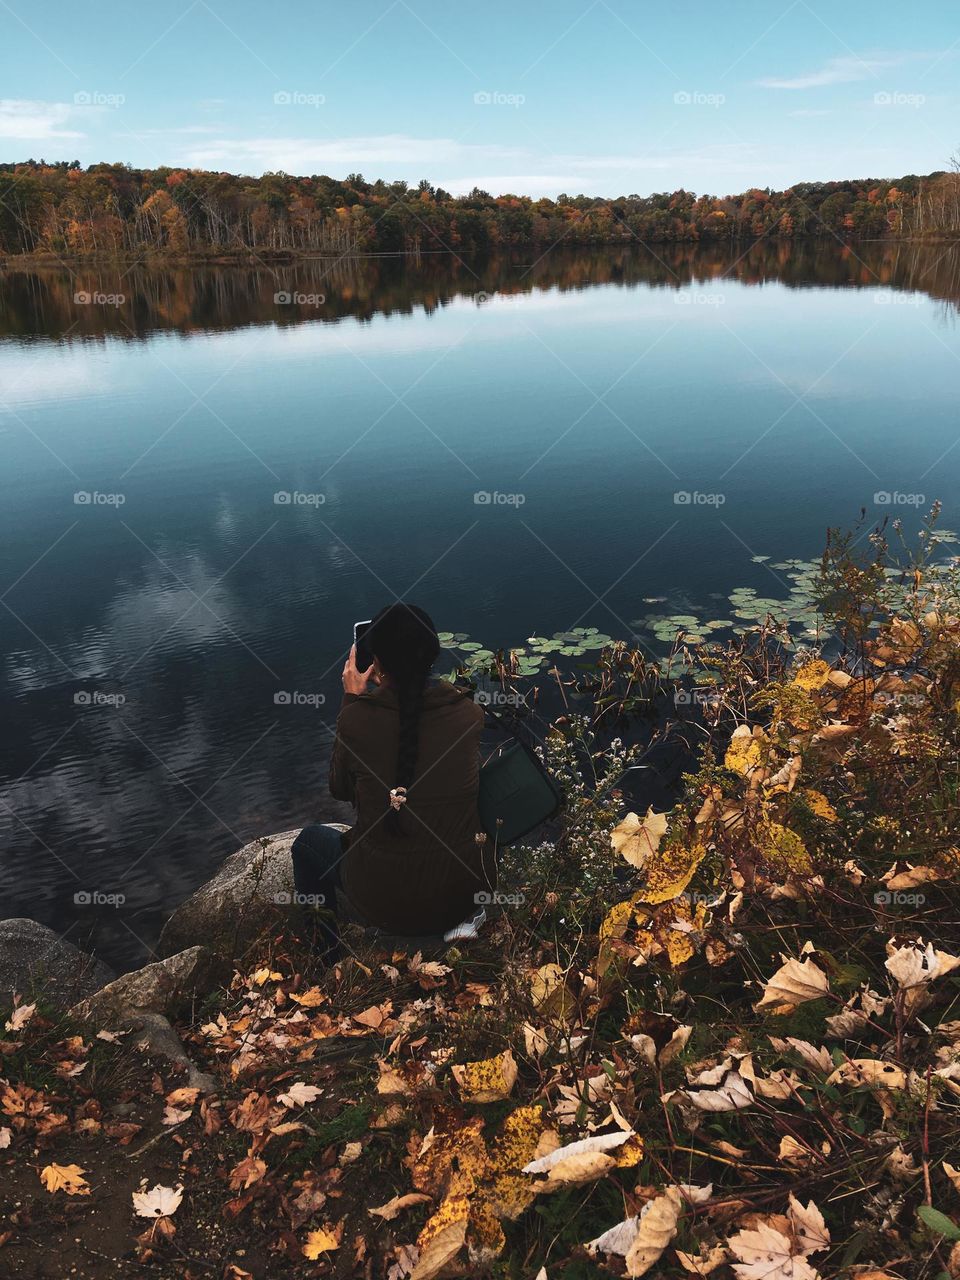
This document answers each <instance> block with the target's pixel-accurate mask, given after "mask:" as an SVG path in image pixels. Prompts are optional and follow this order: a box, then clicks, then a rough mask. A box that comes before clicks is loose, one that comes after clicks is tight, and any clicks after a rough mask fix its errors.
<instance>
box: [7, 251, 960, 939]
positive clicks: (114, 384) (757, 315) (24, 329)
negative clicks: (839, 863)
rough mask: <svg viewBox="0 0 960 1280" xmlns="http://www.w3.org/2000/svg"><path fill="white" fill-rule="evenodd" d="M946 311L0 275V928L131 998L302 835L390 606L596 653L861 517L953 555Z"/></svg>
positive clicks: (667, 279) (728, 276)
mask: <svg viewBox="0 0 960 1280" xmlns="http://www.w3.org/2000/svg"><path fill="white" fill-rule="evenodd" d="M278 293H280V294H284V293H285V294H295V295H297V296H298V297H299V298H300V301H295V302H293V303H285V302H275V301H274V296H275V294H278ZM78 294H80V295H83V294H89V295H107V296H112V295H123V298H124V300H123V301H122V302H120V303H118V304H116V305H114V303H113V302H110V301H107V302H98V301H94V302H89V303H83V302H75V301H74V298H75V295H78ZM321 294H322V295H323V297H324V301H323V302H322V303H319V302H317V300H316V299H315V298H314V297H312V296H310V295H321ZM958 298H960V250H957V249H955V248H954V249H950V248H947V247H945V246H940V247H938V248H927V249H922V250H921V249H917V250H913V249H910V250H892V249H886V248H883V247H881V246H869V245H868V246H861V247H858V248H857V251H856V253H853V252H850V251H845V250H843V249H841V248H840V247H835V246H830V247H827V248H820V249H817V250H813V249H811V248H804V249H801V250H799V251H788V250H786V249H782V248H780V247H776V246H775V247H770V246H759V247H757V248H755V249H754V250H751V251H750V252H749V253H748V254H746V256H744V257H742V258H739V259H738V258H737V257H736V254H735V253H732V252H731V253H729V254H727V253H725V252H715V251H714V252H710V251H700V252H698V251H696V250H690V249H682V250H671V249H669V248H664V249H663V251H662V252H661V251H660V250H658V252H657V253H656V254H652V253H647V252H645V251H644V250H642V249H641V248H639V247H638V248H637V249H635V250H633V251H630V252H620V251H613V252H596V253H592V252H589V251H584V252H582V253H578V254H575V255H564V254H561V253H560V252H559V251H554V252H553V253H551V254H548V255H546V257H545V258H543V259H541V260H540V261H538V262H536V263H533V262H532V261H529V260H528V261H516V262H496V263H488V264H485V265H477V264H472V265H466V264H462V263H457V262H453V261H451V260H449V259H446V258H430V259H425V260H424V261H423V262H422V263H421V264H406V265H405V264H401V263H398V262H395V261H377V262H373V263H363V264H345V263H341V264H337V265H331V264H329V263H327V264H323V263H311V264H303V265H299V266H297V267H291V268H282V269H278V270H275V271H270V270H265V269H263V268H257V269H250V270H247V269H239V268H220V269H216V268H211V269H204V270H200V271H194V272H189V271H165V272H148V271H146V270H143V269H135V270H130V271H127V272H125V273H124V272H123V271H117V270H101V271H89V270H82V271H80V272H79V273H77V274H76V275H74V276H72V275H71V274H69V273H68V272H67V271H61V270H58V269H49V270H44V271H42V272H35V273H32V274H11V273H8V274H6V275H2V274H0V603H2V607H0V652H2V664H3V665H2V669H0V899H2V901H0V916H9V915H28V916H32V917H34V918H36V919H38V920H42V921H44V922H46V923H49V924H52V925H54V926H56V927H57V928H60V929H64V930H69V936H70V937H71V938H72V939H74V940H75V941H77V942H80V943H84V942H87V941H90V942H92V943H94V944H95V945H97V946H98V947H99V949H100V950H101V951H102V952H103V953H104V954H105V955H106V956H107V957H108V958H111V959H113V960H121V961H123V960H126V961H131V962H133V961H136V960H138V959H140V958H141V957H142V956H144V955H145V954H146V951H147V948H148V947H149V945H150V943H151V942H152V941H153V940H154V939H155V937H156V933H157V930H158V927H159V925H160V923H161V922H162V920H163V918H164V915H165V914H166V912H168V911H169V909H170V908H171V907H172V906H173V905H174V904H175V903H176V902H177V901H179V900H180V898H182V897H183V896H185V895H186V894H187V893H188V892H189V891H190V890H191V889H192V888H194V887H195V886H196V885H197V884H198V883H200V882H201V881H202V880H203V879H204V878H205V877H206V876H207V875H209V874H210V871H211V869H212V868H213V867H214V866H215V865H216V864H217V863H218V862H219V861H220V859H221V858H222V857H223V856H224V855H225V854H227V853H229V852H231V851H232V850H233V849H234V848H236V847H237V846H239V845H240V844H241V843H243V842H245V841H246V840H249V839H251V838H253V837H254V836H256V835H259V834H264V833H269V832H271V831H276V830H278V829H282V828H285V827H290V826H295V825H297V824H298V823H301V822H304V821H307V820H309V819H312V818H315V817H318V816H320V817H322V816H329V815H330V814H331V812H332V806H331V804H330V802H329V801H328V800H327V799H325V797H324V777H325V761H326V758H327V751H328V743H329V736H330V730H329V726H330V724H331V723H332V721H333V718H334V716H335V710H336V706H337V704H338V698H339V670H340V666H341V665H342V660H343V654H344V650H345V648H346V647H347V646H348V645H349V637H350V625H351V623H352V621H353V620H354V619H356V618H363V617H368V616H369V615H370V614H371V613H372V612H374V611H375V610H376V609H377V608H379V607H380V606H381V605H382V604H384V603H386V602H387V601H389V600H391V599H393V598H394V597H395V596H409V597H410V598H413V599H415V600H416V601H418V602H420V603H422V604H423V605H425V606H426V607H427V608H428V609H429V610H430V611H431V612H432V613H433V615H434V617H435V619H436V621H437V623H438V625H439V626H440V627H442V628H448V629H450V630H453V631H463V632H467V633H468V634H469V635H470V636H472V637H475V638H476V639H477V640H482V641H483V642H484V643H485V644H488V645H500V644H510V643H518V642H521V641H522V640H523V638H524V637H526V636H527V635H530V634H531V633H532V632H534V631H537V632H540V633H541V634H542V633H543V632H545V631H546V632H547V633H551V632H553V631H557V630H562V629H566V628H570V627H573V626H585V625H592V626H597V627H599V628H600V629H601V630H602V631H604V632H607V633H609V634H612V635H618V636H629V635H631V634H633V632H634V631H635V629H636V628H635V625H634V622H635V619H636V618H637V617H638V615H643V614H645V613H647V612H648V611H649V607H650V606H649V605H648V604H645V603H644V600H645V599H647V598H650V597H666V598H667V599H668V600H670V601H673V602H676V604H677V605H679V606H684V605H688V606H690V607H704V606H706V607H709V602H710V599H711V596H716V594H717V593H726V592H728V591H730V590H731V589H733V588H734V587H737V586H740V585H753V586H756V587H758V588H760V589H762V591H763V593H765V594H773V595H777V594H778V593H781V591H782V593H783V594H785V593H786V587H785V586H783V587H782V586H781V584H780V583H778V582H775V581H774V580H773V577H772V576H771V574H772V571H771V570H769V569H765V568H764V567H763V566H762V565H759V564H757V563H754V562H753V560H752V557H753V556H755V555H769V556H771V557H772V558H773V559H774V560H778V559H783V558H789V557H806V556H815V555H817V554H818V553H819V551H820V549H821V547H822V542H823V537H824V531H825V529H826V528H827V526H828V525H831V524H852V523H853V522H854V521H855V519H856V517H857V514H858V511H859V508H860V507H861V506H866V507H867V508H868V511H869V512H870V513H871V515H873V514H875V515H876V516H877V517H880V516H882V515H883V514H885V513H888V512H890V511H892V510H893V509H894V506H893V504H889V505H886V506H884V505H875V503H874V495H875V494H877V493H878V492H879V493H890V494H893V495H895V497H896V496H897V495H900V498H901V501H900V504H899V505H897V507H896V514H903V515H904V516H905V517H906V518H907V520H908V521H910V520H911V518H913V517H914V516H915V510H916V508H915V506H914V505H912V504H913V503H919V502H926V503H929V502H930V501H932V499H933V498H935V497H940V498H943V499H944V501H945V511H944V521H943V522H944V524H945V525H946V526H948V527H951V528H955V527H956V525H957V519H958V514H960V513H958V511H957V493H958V485H957V480H958V475H960V444H958V439H960V421H958V414H957V403H958V398H957V387H958V385H960V380H958V361H960V333H958V329H957V325H956V317H957V305H958V304H957V299H958ZM78 493H79V494H81V495H84V494H88V495H91V498H90V500H89V501H86V502H84V501H77V500H76V499H75V495H77V494H78ZM278 493H279V494H289V495H292V497H291V501H289V502H277V501H275V495H276V494H278ZM477 493H480V494H491V495H498V496H499V499H498V498H497V497H496V496H495V497H494V499H493V500H491V501H489V502H479V503H478V502H476V501H475V495H476V494H477ZM677 493H681V494H689V495H691V500H690V501H689V502H682V501H681V502H677V501H675V494H677ZM505 498H507V499H509V500H504V499H505ZM904 499H906V500H904ZM721 500H722V501H721ZM774 576H775V575H774ZM282 693H289V694H293V693H297V694H300V695H304V694H306V695H308V697H307V698H306V699H304V698H303V697H301V698H299V699H292V698H291V703H290V705H283V703H282V702H281V703H278V702H277V701H276V697H277V695H278V694H282ZM324 698H325V699H326V702H325V704H323V703H322V702H321V699H324ZM95 891H96V892H99V893H101V894H123V895H124V896H125V899H126V901H125V903H124V904H123V906H122V907H119V908H118V907H114V906H109V905H105V906H103V905H102V906H101V907H100V908H97V909H95V908H93V907H91V906H88V905H85V904H84V903H82V902H79V903H78V902H75V901H74V898H75V895H76V894H78V893H79V894H83V893H85V892H87V893H92V892H95Z"/></svg>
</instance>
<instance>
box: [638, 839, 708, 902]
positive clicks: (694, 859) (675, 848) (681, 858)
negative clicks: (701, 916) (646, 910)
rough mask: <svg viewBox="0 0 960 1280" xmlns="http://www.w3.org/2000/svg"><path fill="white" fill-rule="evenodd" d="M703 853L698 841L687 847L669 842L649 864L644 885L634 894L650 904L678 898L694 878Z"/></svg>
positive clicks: (704, 847)
mask: <svg viewBox="0 0 960 1280" xmlns="http://www.w3.org/2000/svg"><path fill="white" fill-rule="evenodd" d="M706 853H707V850H706V846H705V845H702V844H699V843H695V844H693V845H692V846H691V847H690V848H689V849H688V848H686V847H685V846H684V845H682V844H673V845H668V846H667V848H666V849H665V850H664V851H663V853H662V855H661V856H660V857H658V858H657V859H656V861H655V862H652V863H651V864H650V866H649V867H648V869H647V875H646V885H645V886H644V888H643V889H641V890H640V892H639V893H638V894H637V897H638V898H640V899H641V900H642V901H643V902H649V903H658V902H670V901H671V900H672V899H673V898H677V897H679V896H680V894H681V893H683V891H684V889H686V887H687V885H688V884H689V883H690V881H691V880H692V879H693V875H694V872H695V871H696V869H697V867H699V865H700V863H701V862H702V861H703V859H704V858H705V857H706Z"/></svg>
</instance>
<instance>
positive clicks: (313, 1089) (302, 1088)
mask: <svg viewBox="0 0 960 1280" xmlns="http://www.w3.org/2000/svg"><path fill="white" fill-rule="evenodd" d="M322 1093H323V1090H322V1089H318V1088H317V1086H316V1085H314V1084H304V1082H303V1081H302V1080H298V1081H297V1082H296V1084H292V1085H291V1086H290V1088H289V1089H288V1090H287V1091H286V1093H281V1094H278V1096H277V1101H278V1102H282V1103H283V1105H284V1106H285V1107H304V1106H306V1105H307V1103H309V1102H316V1100H317V1099H318V1098H319V1097H320V1096H321V1094H322Z"/></svg>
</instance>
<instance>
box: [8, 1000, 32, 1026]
mask: <svg viewBox="0 0 960 1280" xmlns="http://www.w3.org/2000/svg"><path fill="white" fill-rule="evenodd" d="M36 1011H37V1006H36V1005H35V1004H20V1005H17V1007H16V1008H15V1009H14V1011H13V1012H12V1013H11V1014H10V1017H9V1019H8V1021H7V1022H6V1024H5V1026H6V1029H7V1031H22V1030H23V1028H24V1027H25V1026H26V1025H27V1023H28V1022H29V1021H30V1019H31V1018H32V1017H33V1015H34V1014H35V1013H36Z"/></svg>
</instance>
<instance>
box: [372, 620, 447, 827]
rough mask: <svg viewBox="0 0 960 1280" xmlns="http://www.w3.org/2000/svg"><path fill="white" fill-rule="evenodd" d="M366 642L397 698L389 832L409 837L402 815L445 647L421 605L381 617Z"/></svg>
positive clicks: (388, 820) (388, 813) (376, 621)
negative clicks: (427, 695) (433, 673)
mask: <svg viewBox="0 0 960 1280" xmlns="http://www.w3.org/2000/svg"><path fill="white" fill-rule="evenodd" d="M367 637H368V641H367V642H368V644H369V646H370V649H371V651H372V653H373V655H374V657H375V658H376V659H377V661H378V662H379V663H380V666H381V668H382V669H383V671H384V672H385V673H386V675H387V676H388V677H389V679H390V682H391V684H392V685H393V687H394V689H395V690H396V695H397V708H398V717H399V724H398V732H397V763H396V767H395V770H394V775H395V777H394V783H393V787H392V788H391V792H390V796H389V798H388V804H389V806H390V807H389V809H388V811H387V815H386V826H387V829H388V830H389V831H390V833H391V834H392V835H394V836H398V837H399V836H403V835H406V834H407V832H406V830H405V827H404V822H403V816H402V812H401V811H402V808H403V803H404V801H405V800H406V798H407V796H406V793H407V788H409V787H411V786H412V785H413V783H414V781H415V779H416V773H417V756H418V754H419V748H420V714H421V712H422V710H423V694H424V690H425V688H426V684H427V680H428V679H429V676H430V670H431V668H432V667H433V664H434V662H435V661H436V660H437V655H438V654H439V652H440V642H439V640H438V638H437V630H436V627H434V625H433V623H432V622H431V620H430V617H429V615H428V614H426V613H424V611H423V610H422V609H418V608H417V607H416V605H407V604H399V603H398V604H394V605H389V606H388V607H387V608H386V609H383V610H381V612H380V613H378V614H377V616H376V617H375V618H374V620H373V623H372V624H371V626H370V630H369V632H368V633H367Z"/></svg>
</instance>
